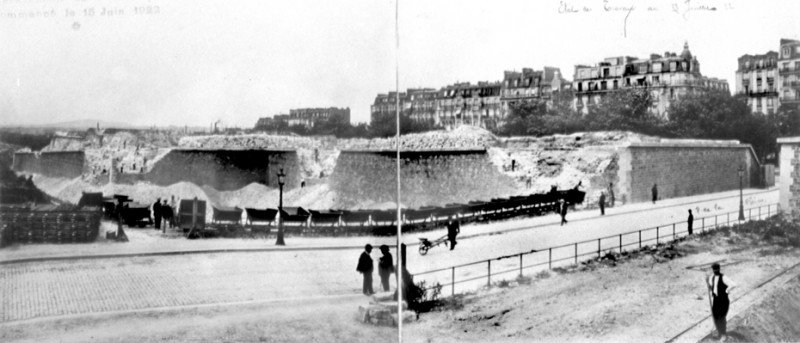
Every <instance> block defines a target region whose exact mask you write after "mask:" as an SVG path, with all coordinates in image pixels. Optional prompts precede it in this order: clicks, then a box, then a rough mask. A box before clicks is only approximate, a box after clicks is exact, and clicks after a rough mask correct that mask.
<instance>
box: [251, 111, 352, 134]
mask: <svg viewBox="0 0 800 343" xmlns="http://www.w3.org/2000/svg"><path fill="white" fill-rule="evenodd" d="M329 119H340V120H342V121H345V122H347V123H349V122H350V108H349V107H347V108H336V107H328V108H298V109H292V110H289V114H276V115H274V116H272V117H263V118H259V119H258V121H257V122H256V126H255V129H256V130H266V129H268V128H270V127H273V126H275V125H277V124H279V123H285V124H286V125H287V126H298V125H302V126H305V127H307V128H312V127H314V126H315V125H317V124H318V123H320V122H322V121H327V120H329Z"/></svg>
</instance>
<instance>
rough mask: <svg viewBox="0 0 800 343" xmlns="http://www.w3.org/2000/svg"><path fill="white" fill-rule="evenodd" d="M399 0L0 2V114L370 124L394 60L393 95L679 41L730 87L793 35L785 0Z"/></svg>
mask: <svg viewBox="0 0 800 343" xmlns="http://www.w3.org/2000/svg"><path fill="white" fill-rule="evenodd" d="M399 1H400V3H399V11H398V12H395V8H396V3H395V1H394V0H392V1H387V0H347V1H307V0H298V1H263V0H239V1H223V0H125V1H123V0H105V1H103V0H0V45H2V47H0V65H1V66H2V67H0V125H25V124H46V123H57V122H65V121H74V120H83V119H100V120H103V121H109V122H126V123H130V124H133V125H141V126H153V125H156V126H167V125H179V126H183V125H190V126H206V127H207V126H209V125H210V124H211V123H213V122H215V121H218V120H220V121H221V122H222V123H223V126H229V127H233V126H235V127H252V126H253V125H254V124H255V122H256V121H257V120H258V118H260V117H265V116H272V115H275V114H280V113H288V112H289V109H292V108H303V107H349V108H350V110H351V122H353V123H358V122H368V121H369V108H370V104H371V103H372V102H373V101H374V99H375V96H376V95H377V94H378V93H386V92H388V91H393V90H394V89H395V82H396V78H395V76H396V73H395V64H396V63H397V64H398V66H399V83H400V89H401V90H404V89H406V88H410V87H434V88H440V87H442V86H445V85H447V84H452V83H454V82H466V81H469V82H473V83H475V82H478V81H498V80H500V79H502V77H503V71H504V70H521V69H522V68H534V69H537V70H540V69H542V68H543V67H544V66H553V67H558V68H561V71H562V74H563V76H564V77H565V78H567V79H568V80H572V79H573V74H574V66H575V65H576V64H586V65H594V64H596V63H597V62H600V61H601V60H603V59H604V58H606V57H612V56H637V57H643V58H645V57H648V56H649V55H650V54H651V53H658V54H663V53H664V52H665V51H670V52H677V53H680V52H681V50H682V49H683V45H684V42H688V44H689V48H690V50H691V52H692V54H693V55H695V56H697V58H698V60H699V61H700V69H701V72H702V73H703V75H706V76H710V77H717V78H723V79H727V80H728V82H729V84H730V88H731V90H733V89H734V87H735V84H734V83H735V77H734V75H735V71H736V67H737V58H738V57H739V56H741V55H743V54H760V53H765V52H767V51H769V50H774V51H777V50H778V47H779V41H780V39H781V38H790V39H800V20H797V18H798V17H797V14H798V13H800V1H796V0H773V1H770V0H764V1H758V2H756V1H746V0H689V1H687V0H538V1H516V0H500V1H491V2H490V1H444V0H409V1H406V0H399ZM631 7H632V9H631ZM710 8H715V9H716V10H713V11H712V10H708V9H710ZM23 14H24V16H25V17H23ZM395 18H397V19H398V23H399V25H398V26H399V50H398V49H397V45H396V43H395Z"/></svg>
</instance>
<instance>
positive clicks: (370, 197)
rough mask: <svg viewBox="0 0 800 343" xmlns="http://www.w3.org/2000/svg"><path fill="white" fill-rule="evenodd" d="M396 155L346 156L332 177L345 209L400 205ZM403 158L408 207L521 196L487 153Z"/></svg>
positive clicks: (441, 153)
mask: <svg viewBox="0 0 800 343" xmlns="http://www.w3.org/2000/svg"><path fill="white" fill-rule="evenodd" d="M395 154H396V153H395V152H392V151H386V152H374V151H343V152H342V153H341V154H340V155H339V159H338V163H337V164H336V169H335V171H334V173H333V176H332V177H331V189H332V190H333V191H334V192H335V193H336V194H337V201H338V202H339V204H340V206H342V207H343V208H353V207H365V204H378V205H380V204H383V203H390V202H395V200H396V197H395V194H396V187H397V186H396V180H397V173H396V160H395ZM400 159H401V163H400V164H401V165H400V180H401V182H400V183H401V189H402V199H401V201H400V202H401V204H402V205H403V206H405V207H408V208H418V207H422V206H443V205H446V204H448V203H465V202H468V201H470V200H490V199H492V198H499V197H504V196H508V194H509V193H513V192H514V191H515V190H514V189H515V185H514V182H513V180H512V179H511V178H509V177H507V176H505V175H503V174H501V173H500V172H498V171H497V169H496V168H495V167H494V166H493V165H492V163H491V161H490V159H489V156H488V154H487V153H486V152H485V151H474V150H467V151H406V152H402V153H401V154H400ZM366 207H368V206H366ZM372 207H373V208H375V207H383V206H377V205H376V206H372Z"/></svg>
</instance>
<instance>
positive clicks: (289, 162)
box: [120, 150, 301, 191]
mask: <svg viewBox="0 0 800 343" xmlns="http://www.w3.org/2000/svg"><path fill="white" fill-rule="evenodd" d="M281 168H283V170H284V173H285V174H286V178H285V186H284V188H285V189H291V188H295V187H298V186H299V185H300V180H301V175H300V173H299V170H300V169H299V164H298V161H297V153H296V152H294V151H275V150H173V151H171V152H169V153H168V154H166V155H165V156H164V157H163V158H161V159H160V160H159V161H158V162H156V163H155V165H154V166H153V167H152V169H151V170H150V172H148V173H146V174H145V176H144V177H143V178H144V180H147V181H148V182H151V183H154V184H156V185H161V186H168V185H171V184H174V183H178V182H182V181H185V182H191V183H194V184H196V185H198V186H203V185H208V186H211V187H213V188H214V189H217V190H223V191H227V190H236V189H240V188H243V187H245V186H247V185H249V184H251V183H261V184H265V185H267V186H269V187H273V188H277V187H278V177H277V174H278V171H279V170H280V169H281ZM139 178H141V177H135V178H134V179H139ZM122 181H124V179H123V178H120V182H122Z"/></svg>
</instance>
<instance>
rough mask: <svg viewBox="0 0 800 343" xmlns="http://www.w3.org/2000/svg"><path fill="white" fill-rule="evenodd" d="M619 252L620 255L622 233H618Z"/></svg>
mask: <svg viewBox="0 0 800 343" xmlns="http://www.w3.org/2000/svg"><path fill="white" fill-rule="evenodd" d="M619 254H620V255H622V234H619Z"/></svg>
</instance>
